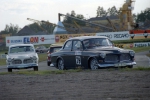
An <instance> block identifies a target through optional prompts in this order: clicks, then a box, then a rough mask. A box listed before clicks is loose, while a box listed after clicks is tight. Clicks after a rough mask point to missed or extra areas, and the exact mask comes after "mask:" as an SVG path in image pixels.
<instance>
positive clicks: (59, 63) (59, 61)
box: [57, 59, 65, 70]
mask: <svg viewBox="0 0 150 100" xmlns="http://www.w3.org/2000/svg"><path fill="white" fill-rule="evenodd" d="M57 67H58V69H59V70H64V68H65V67H64V62H63V60H62V59H59V60H58V63H57Z"/></svg>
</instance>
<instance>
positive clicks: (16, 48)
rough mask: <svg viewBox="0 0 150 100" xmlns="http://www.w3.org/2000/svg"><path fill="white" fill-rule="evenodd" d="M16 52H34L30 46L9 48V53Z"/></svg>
mask: <svg viewBox="0 0 150 100" xmlns="http://www.w3.org/2000/svg"><path fill="white" fill-rule="evenodd" d="M18 52H34V49H33V47H32V46H16V47H11V48H10V50H9V53H18Z"/></svg>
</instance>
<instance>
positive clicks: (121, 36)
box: [96, 31, 130, 40]
mask: <svg viewBox="0 0 150 100" xmlns="http://www.w3.org/2000/svg"><path fill="white" fill-rule="evenodd" d="M96 36H107V37H108V38H109V39H110V40H129V39H130V34H129V31H122V32H104V33H96Z"/></svg>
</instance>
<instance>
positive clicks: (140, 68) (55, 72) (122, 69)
mask: <svg viewBox="0 0 150 100" xmlns="http://www.w3.org/2000/svg"><path fill="white" fill-rule="evenodd" d="M102 70H105V69H102ZM114 70H116V68H110V69H107V70H105V71H108V72H109V71H114ZM117 70H118V71H150V67H136V68H119V69H117ZM85 71H86V72H90V71H91V70H83V69H71V70H56V71H51V70H48V71H17V72H1V73H0V75H7V74H15V75H49V74H66V73H75V72H85ZM96 71H101V70H96Z"/></svg>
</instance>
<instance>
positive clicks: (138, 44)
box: [134, 42, 150, 47]
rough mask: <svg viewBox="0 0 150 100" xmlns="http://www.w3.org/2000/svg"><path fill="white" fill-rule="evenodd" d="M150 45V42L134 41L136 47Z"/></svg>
mask: <svg viewBox="0 0 150 100" xmlns="http://www.w3.org/2000/svg"><path fill="white" fill-rule="evenodd" d="M148 46H150V42H141V43H134V47H148Z"/></svg>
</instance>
